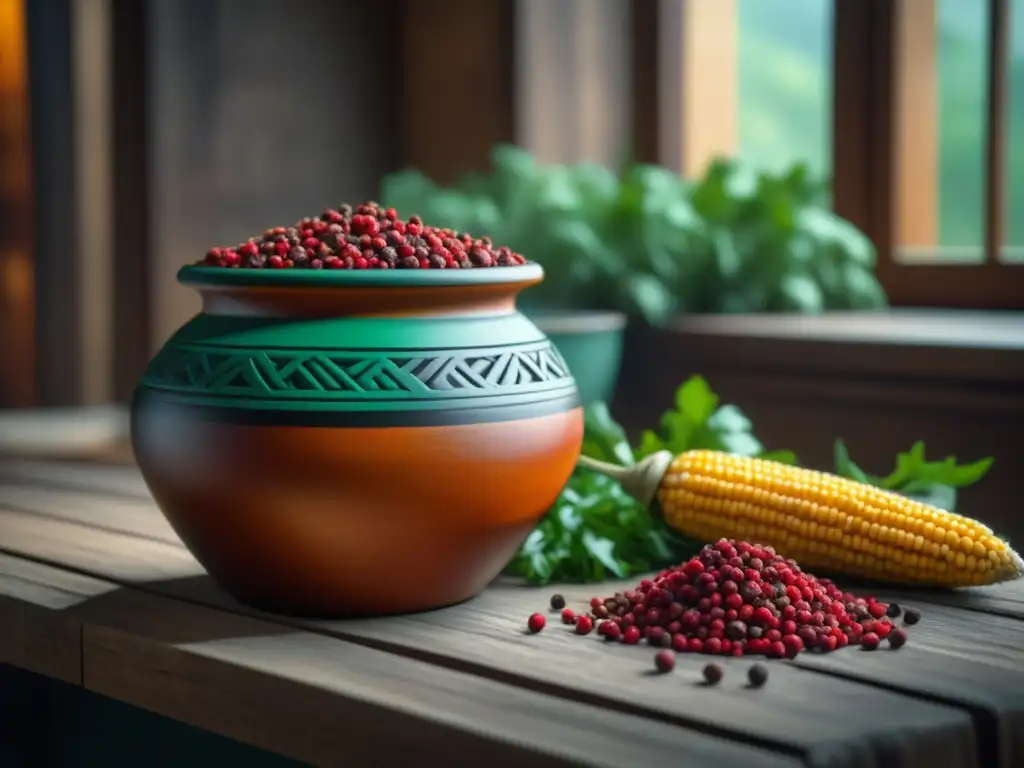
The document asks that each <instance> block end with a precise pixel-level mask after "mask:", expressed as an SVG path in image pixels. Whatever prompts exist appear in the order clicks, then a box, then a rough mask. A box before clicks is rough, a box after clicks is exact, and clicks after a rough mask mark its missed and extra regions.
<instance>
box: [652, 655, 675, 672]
mask: <svg viewBox="0 0 1024 768" xmlns="http://www.w3.org/2000/svg"><path fill="white" fill-rule="evenodd" d="M675 666H676V655H675V654H674V653H673V652H672V651H669V650H664V651H658V652H657V653H656V654H654V667H655V669H657V670H658V671H659V672H662V673H664V672H671V671H672V670H673V669H674V668H675Z"/></svg>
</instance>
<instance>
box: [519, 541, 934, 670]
mask: <svg viewBox="0 0 1024 768" xmlns="http://www.w3.org/2000/svg"><path fill="white" fill-rule="evenodd" d="M564 605H565V601H564V599H563V598H562V597H561V596H560V595H556V596H555V597H554V598H552V601H551V606H552V608H553V609H555V610H559V609H560V610H561V611H562V621H563V623H565V624H570V625H574V627H575V631H576V633H577V634H580V635H586V634H589V633H590V632H591V631H592V630H593V628H594V626H595V623H596V626H597V632H598V634H599V635H601V636H603V637H604V638H605V639H606V640H609V641H612V642H622V643H625V644H627V645H633V644H636V643H638V642H639V641H640V640H641V638H643V639H646V640H647V642H648V643H649V644H651V645H653V646H656V647H659V648H665V649H673V650H675V651H677V652H680V653H687V652H688V653H706V654H713V655H725V656H744V655H763V656H768V657H769V658H793V657H794V656H796V655H797V654H798V653H800V652H801V651H803V650H805V649H807V650H816V651H821V652H829V651H834V650H836V649H837V648H844V647H846V646H847V645H860V646H862V647H863V648H864V649H865V650H869V651H871V650H875V649H876V648H877V647H878V646H879V644H880V643H881V642H882V641H883V640H888V642H889V645H890V647H892V648H893V649H897V648H900V647H902V646H903V645H904V644H905V643H906V641H907V634H906V630H905V629H902V628H898V627H896V626H895V625H894V624H893V618H895V617H897V616H899V615H900V609H899V607H898V606H897V605H895V604H886V603H882V602H879V601H878V600H875V599H874V598H871V597H868V598H863V597H856V596H854V595H852V594H850V593H849V592H843V591H841V590H840V589H839V588H838V587H836V586H835V585H834V584H833V583H832V582H831V581H829V580H828V579H818V578H816V577H814V576H812V575H811V574H809V573H804V572H803V571H802V570H801V569H800V567H799V565H797V563H796V562H794V561H793V560H791V559H787V558H783V557H780V556H779V555H777V554H776V553H775V550H773V549H772V548H771V547H763V546H760V545H757V544H750V543H747V542H743V541H732V540H727V539H722V540H721V541H719V542H718V543H716V544H713V545H711V544H709V545H707V546H705V547H704V548H703V549H702V550H701V551H700V553H699V554H698V555H697V556H695V557H693V558H692V559H690V560H689V561H688V562H686V563H683V564H681V565H679V566H675V567H672V568H669V569H667V570H664V571H662V572H661V573H659V574H658V575H657V576H656V577H655V578H653V579H644V580H643V581H641V582H640V584H639V585H638V586H637V587H636V588H635V589H632V590H628V591H626V592H621V593H616V594H615V595H613V596H612V597H607V598H601V597H595V598H593V599H592V600H591V603H590V613H589V614H579V615H577V614H576V613H575V612H573V611H572V610H571V609H570V608H565V607H564ZM543 618H544V617H543V616H542V615H540V614H534V615H533V616H531V618H530V622H529V628H530V629H531V631H534V632H538V631H540V629H541V628H543V626H544V622H543ZM538 619H539V620H538ZM919 620H920V613H918V612H917V611H915V610H913V609H909V610H907V611H906V613H905V616H904V623H905V624H907V625H911V624H916V623H917V621H919ZM666 663H667V662H666V660H665V659H662V660H661V662H659V666H664V665H665V664H666Z"/></svg>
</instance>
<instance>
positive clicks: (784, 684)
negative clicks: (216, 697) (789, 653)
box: [0, 510, 978, 768]
mask: <svg viewBox="0 0 1024 768" xmlns="http://www.w3.org/2000/svg"><path fill="white" fill-rule="evenodd" d="M154 514H156V512H155V510H154ZM26 519H28V520H29V522H30V523H31V524H30V525H24V524H22V525H17V523H18V522H21V523H24V521H25V520H26ZM12 522H13V523H15V525H11V523H12ZM0 526H4V527H5V528H9V529H11V530H12V531H14V532H15V535H14V536H13V537H9V543H7V542H5V547H8V548H13V549H14V550H15V551H18V552H21V553H24V554H27V555H30V556H33V557H37V558H41V559H44V560H47V561H50V562H54V563H61V564H64V565H67V566H69V567H72V568H76V569H80V570H83V571H86V572H89V573H93V574H96V575H100V576H103V577H105V578H109V579H111V580H112V581H115V582H119V583H129V584H137V585H139V587H140V588H142V589H146V590H150V591H154V592H160V593H163V594H166V595H169V596H176V597H178V598H180V599H185V600H189V601H194V602H200V603H205V604H206V605H210V606H216V607H223V608H226V609H228V610H231V611H237V612H239V613H246V612H248V611H247V610H246V609H245V608H243V607H242V606H239V605H237V604H236V603H234V602H233V601H232V600H230V598H228V597H227V596H226V595H224V594H223V593H222V592H221V591H220V590H219V589H218V588H217V587H216V586H215V585H213V583H212V582H211V581H210V580H209V579H208V577H205V576H203V575H201V574H202V569H201V568H200V567H199V565H198V564H196V563H195V562H194V561H191V562H189V561H190V560H191V558H190V557H189V556H188V555H187V553H186V552H185V551H184V550H182V549H176V548H173V547H170V546H167V545H164V544H160V543H156V542H152V541H150V540H147V539H132V538H131V537H128V536H125V535H123V534H117V533H113V532H110V531H105V530H98V529H91V528H88V527H87V526H84V525H81V524H78V523H72V522H65V521H60V520H54V519H52V518H50V517H45V518H44V517H39V518H36V519H34V520H33V519H31V517H30V516H27V515H24V514H21V513H10V512H2V511H0ZM161 558H163V562H161ZM147 564H148V567H149V568H150V569H151V572H150V574H149V575H146V573H145V570H146V567H147ZM175 575H176V576H177V578H175V577H174V576H175ZM190 575H191V576H192V577H193V578H181V577H183V576H190ZM565 591H566V594H567V595H568V596H570V597H572V598H574V599H582V598H583V597H584V596H585V595H587V594H589V592H591V591H593V590H592V588H573V589H566V590H565ZM545 600H546V594H545V593H541V592H539V591H537V590H528V589H523V588H520V587H514V586H509V585H499V586H496V587H494V588H492V589H491V590H489V591H488V592H487V593H486V594H485V595H483V596H481V597H480V598H478V599H477V600H474V601H472V602H470V603H467V604H464V605H462V606H458V607H456V608H452V609H448V610H444V611H437V612H432V613H426V614H420V615H416V616H406V617H394V618H387V619H377V620H362V621H349V622H300V621H295V620H291V619H285V618H283V617H277V618H275V619H274V621H279V622H287V623H288V624H290V625H292V626H296V627H301V628H305V629H311V630H314V631H316V632H318V633H321V634H331V635H334V636H335V637H338V638H343V639H350V640H355V641H357V642H360V643H363V644H366V645H369V646H371V647H374V648H377V649H381V650H385V651H387V652H389V653H393V654H398V655H402V656H407V657H409V658H416V659H420V660H424V661H428V662H429V663H431V664H435V665H438V666H444V667H447V668H449V669H454V670H458V671H469V672H471V673H473V674H474V675H478V676H482V677H487V678H491V679H493V680H496V681H500V682H503V683H507V684H511V685H514V686H516V687H520V688H525V689H532V690H535V691H537V692H541V693H544V694H546V695H552V696H555V697H558V698H561V699H566V700H572V701H577V702H579V703H583V704H588V705H592V706H599V707H601V708H603V709H607V710H614V711H618V712H621V713H626V714H629V715H632V716H636V717H642V718H644V719H647V720H650V721H655V722H662V723H666V724H676V725H684V726H687V727H690V728H694V729H700V730H703V731H705V732H708V733H711V734H713V735H716V736H720V737H723V738H732V739H738V740H742V741H744V742H746V743H748V744H753V745H756V746H759V747H762V748H765V749H769V750H773V751H776V752H779V753H782V754H789V755H799V756H802V757H803V758H804V759H805V760H807V761H808V764H810V765H822V766H825V765H828V766H845V765H849V766H865V768H869V767H870V766H873V765H879V766H882V765H890V764H893V765H899V766H922V768H924V767H925V766H929V765H933V764H934V756H935V755H936V754H937V752H941V753H942V754H943V755H946V756H956V761H955V762H954V763H952V764H953V765H958V766H960V765H962V766H974V765H976V764H977V763H976V756H977V754H978V748H977V745H976V743H975V735H974V730H973V725H972V720H971V715H970V714H969V713H968V712H965V711H963V710H962V709H955V708H953V707H949V706H944V705H938V704H933V703H930V702H927V701H923V700H915V699H914V698H910V697H907V696H904V695H900V694H896V693H890V692H886V691H882V690H879V689H878V688H877V687H871V686H868V685H862V684H859V683H855V682H852V681H843V680H840V679H838V678H836V677H832V676H827V675H823V674H819V673H817V672H816V671H809V670H803V669H800V668H799V667H796V666H794V665H790V664H774V665H773V670H772V685H770V686H768V687H766V688H765V689H764V690H761V691H748V690H746V689H745V688H744V687H743V685H742V684H741V681H742V675H743V674H744V673H745V669H746V666H747V665H748V664H749V661H739V660H731V659H730V660H724V661H723V666H725V667H726V668H727V679H728V682H727V683H726V684H724V685H722V686H720V687H718V688H714V689H710V688H704V687H701V686H699V685H698V683H697V681H698V680H699V670H700V669H701V667H702V666H703V665H704V664H705V663H706V662H707V658H706V657H687V656H681V657H680V659H679V664H678V667H677V671H676V673H675V674H674V675H673V676H672V677H671V678H669V679H657V678H656V677H655V676H653V675H651V674H650V671H651V669H652V664H651V657H652V651H651V649H649V648H625V647H611V646H606V645H604V644H603V643H601V642H599V641H598V640H597V639H596V637H594V636H592V637H588V638H578V637H576V636H574V635H572V634H571V633H569V631H568V630H567V628H565V627H562V626H560V625H554V626H552V627H551V629H550V630H548V631H546V632H545V633H543V634H542V635H540V636H526V635H524V632H523V622H524V621H525V616H526V615H527V614H528V613H529V612H530V611H531V610H536V609H537V608H542V607H543V604H544V601H545ZM694 692H699V695H688V694H694ZM823 701H827V702H829V706H828V707H823V706H822V704H821V703H822V702H823ZM853 723H856V728H852V727H851V724H853Z"/></svg>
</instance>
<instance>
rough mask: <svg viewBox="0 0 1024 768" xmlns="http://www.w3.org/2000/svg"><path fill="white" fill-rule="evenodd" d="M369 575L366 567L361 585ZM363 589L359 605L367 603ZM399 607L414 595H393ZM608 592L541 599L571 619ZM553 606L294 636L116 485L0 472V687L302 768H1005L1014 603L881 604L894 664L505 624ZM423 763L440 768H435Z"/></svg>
mask: <svg viewBox="0 0 1024 768" xmlns="http://www.w3.org/2000/svg"><path fill="white" fill-rule="evenodd" d="M382 567H385V566H382ZM367 588H368V589H372V585H367ZM410 588H415V585H410ZM615 589H616V585H610V584H608V585H603V586H602V587H599V588H594V587H582V588H580V587H560V588H559V591H561V592H562V593H563V594H565V595H566V597H567V598H568V600H569V602H570V605H574V604H578V605H580V606H582V605H583V604H584V602H585V600H586V599H587V598H589V597H590V596H591V595H592V594H594V593H600V594H611V593H612V592H613V591H614V590H615ZM553 591H554V589H542V590H537V589H531V588H526V587H522V586H517V585H513V584H506V583H499V584H496V585H494V586H493V587H492V588H491V589H489V590H488V591H487V592H486V593H485V594H484V595H482V596H480V597H479V598H477V599H475V600H473V601H470V602H469V603H466V604H463V605H461V606H458V607H454V608H449V609H445V610H441V611H436V612H431V613H426V614H420V615H414V616H405V617H398V618H384V619H367V620H354V621H305V620H296V619H290V618H286V617H281V616H272V615H267V614H260V613H257V612H254V611H251V610H249V609H247V608H245V607H243V606H241V605H239V604H237V603H236V602H234V601H233V600H231V599H230V598H229V597H227V596H226V595H225V594H224V593H223V592H222V591H220V590H219V589H218V588H217V587H216V585H214V584H213V583H212V582H211V581H210V579H209V578H208V577H207V576H206V574H205V573H204V571H203V569H202V568H201V567H200V566H199V565H198V564H197V563H196V562H195V560H194V559H193V558H192V556H191V555H190V554H189V553H188V552H187V551H186V550H185V549H184V547H183V546H182V545H181V543H180V542H179V540H178V538H177V537H176V536H175V534H174V533H173V532H172V530H171V529H170V527H169V526H168V525H167V523H166V522H165V521H164V518H163V517H162V516H161V514H160V513H159V511H158V510H157V509H156V508H155V506H154V505H153V503H152V501H151V499H150V497H149V494H148V493H147V491H146V488H145V486H144V485H143V483H142V480H141V478H140V476H139V474H138V472H137V471H136V469H135V468H134V467H133V466H131V465H130V464H124V463H121V464H108V463H103V462H72V461H66V460H65V461H60V462H58V461H46V460H40V459H33V460H12V459H7V460H2V461H0V664H8V665H13V666H14V667H20V668H23V669H26V670H30V671H32V672H35V673H38V674H40V675H44V676H46V677H47V678H51V679H55V680H60V681H64V683H66V684H70V685H73V686H79V687H81V688H84V689H86V690H88V691H92V692H95V693H99V694H102V695H104V696H106V697H110V698H112V699H116V700H119V701H121V702H126V703H127V704H130V705H132V706H133V707H138V708H142V709H145V710H149V711H151V712H155V713H158V714H159V715H162V716H165V717H168V718H173V719H175V720H179V721H183V722H185V723H190V724H192V725H195V726H198V727H200V728H203V729H207V730H209V731H212V732H215V733H218V734H222V735H224V736H227V737H230V738H232V739H236V740H238V741H241V742H245V743H247V744H251V745H254V746H256V747H260V748H262V749H265V750H271V751H273V752H276V753H279V754H280V755H285V756H288V757H290V758H293V759H296V760H299V761H303V762H308V763H313V764H316V765H325V766H326V765H346V766H362V765H372V766H391V765H400V766H401V765H417V766H418V765H428V764H433V763H434V762H436V764H438V765H442V764H447V765H450V766H451V765H454V766H480V765H488V766H494V765H508V766H518V765H529V766H549V765H550V766H564V765H588V766H624V765H636V766H655V765H664V766H689V765H701V764H706V765H709V766H716V767H719V766H734V765H735V766H763V767H764V768H775V767H776V766H778V767H779V768H782V767H783V766H801V765H803V766H850V767H851V768H872V766H878V767H879V768H882V767H888V766H894V767H900V768H902V767H903V766H919V767H920V768H936V767H939V766H948V767H949V768H960V767H961V766H964V767H967V766H978V767H979V768H988V767H989V766H1006V767H1007V768H1011V767H1013V766H1022V765H1024V729H1022V725H1024V585H1022V584H1021V583H1019V582H1017V583H1013V584H1009V585H1003V586H999V587H994V588H990V589H986V590H967V591H963V592H957V593H937V592H931V593H925V592H920V593H910V594H892V595H888V597H890V598H892V599H897V600H898V601H899V602H901V603H903V604H907V603H909V604H914V605H917V606H918V607H920V608H921V609H922V612H923V614H924V619H923V621H922V622H921V623H920V624H919V625H918V626H916V627H914V628H913V629H912V630H911V640H910V643H909V644H908V645H907V647H906V648H904V649H903V650H901V651H899V652H892V651H882V650H880V651H876V652H874V653H867V652H864V651H862V650H860V649H852V648H851V649H846V650H843V651H840V652H836V653H833V654H829V655H817V654H809V653H805V654H801V656H800V657H799V658H797V659H796V660H794V661H791V662H768V664H769V665H770V680H769V682H768V685H767V686H765V687H764V688H762V689H760V690H750V689H747V688H746V687H745V686H744V685H743V683H744V682H745V673H746V669H747V668H748V666H749V665H750V663H751V661H750V660H744V659H736V660H734V659H728V660H725V661H723V662H722V664H723V666H724V667H725V668H726V677H725V680H724V681H723V683H722V684H720V685H719V686H717V687H713V688H711V687H705V686H703V685H701V684H700V683H699V682H698V679H699V670H700V669H701V668H702V667H703V665H704V664H705V663H706V662H707V661H708V658H707V657H698V656H689V655H681V656H679V657H678V665H677V667H676V670H675V672H674V673H672V674H670V675H664V676H659V675H655V674H652V673H651V669H652V656H653V650H652V649H650V648H649V647H646V646H636V647H626V646H622V645H614V646H612V645H606V644H604V643H602V642H601V641H600V640H598V638H597V637H596V635H591V636H589V637H582V638H581V637H577V636H575V635H573V634H572V633H571V632H570V631H569V630H568V628H567V627H564V626H562V625H561V624H559V623H558V621H557V620H554V619H555V617H554V616H552V619H553V620H552V621H551V622H549V624H548V627H547V628H546V629H545V631H544V632H542V633H540V634H539V635H529V634H527V633H526V632H525V631H524V628H525V621H526V617H527V615H528V614H529V613H531V612H532V611H535V610H541V611H543V610H545V608H546V604H547V602H548V598H549V595H550V594H551V593H552V592H553ZM442 760H443V761H446V762H445V763H441V762H440V761H442Z"/></svg>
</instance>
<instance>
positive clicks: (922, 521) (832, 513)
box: [580, 451, 1024, 587]
mask: <svg viewBox="0 0 1024 768" xmlns="http://www.w3.org/2000/svg"><path fill="white" fill-rule="evenodd" d="M580 464H581V465H582V466H585V467H589V468H591V469H595V470H597V471H599V472H602V473H604V474H607V475H610V476H611V477H614V478H615V479H617V480H618V481H619V482H620V483H621V484H622V486H623V488H624V489H625V490H626V491H627V492H628V493H629V494H630V495H632V496H634V497H635V498H636V499H637V500H638V501H640V502H641V503H642V504H644V505H646V506H650V505H651V504H652V503H653V502H654V501H655V500H657V502H658V505H659V507H660V510H661V514H662V516H663V517H664V519H665V522H666V523H667V524H668V525H669V526H670V527H672V528H674V529H675V530H677V531H679V532H680V533H682V534H684V535H685V536H688V537H689V538H693V539H697V540H700V541H705V542H706V541H717V540H718V539H720V538H735V539H745V540H748V541H756V542H757V543H759V544H762V545H767V546H772V547H775V549H776V550H777V551H778V552H779V553H780V554H783V555H785V556H786V557H791V558H793V559H794V560H797V561H799V562H800V563H801V565H803V566H806V567H809V568H818V569H821V570H827V571H832V572H836V573H844V574H847V575H851V576H860V577H865V578H869V579H876V580H881V581H888V582H898V583H904V584H915V585H927V586H933V587H963V586H978V585H985V584H994V583H996V582H1001V581H1009V580H1011V579H1016V578H1019V577H1020V576H1021V575H1022V573H1024V562H1022V560H1021V558H1020V556H1019V555H1018V554H1017V553H1016V552H1014V551H1013V550H1012V549H1011V548H1010V547H1009V545H1008V544H1007V543H1006V542H1004V541H1003V540H1002V539H1000V538H999V537H997V536H996V535H995V534H994V533H993V532H992V530H991V529H989V528H987V527H986V526H984V525H982V524H981V523H980V522H978V521H977V520H972V519H970V518H968V517H964V516H962V515H958V514H955V513H952V512H947V511H945V510H943V509H939V508H937V507H933V506H930V505H928V504H923V503H921V502H918V501H913V500H911V499H908V498H906V497H904V496H901V495H899V494H897V493H893V492H891V491H885V490H882V489H879V488H876V487H874V486H871V485H866V484H864V483H858V482H856V481H853V480H848V479H846V478H842V477H838V476H836V475H831V474H828V473H825V472H817V471H814V470H810V469H801V468H798V467H791V466H788V465H786V464H780V463H778V462H775V461H767V460H763V459H751V458H746V457H742V456H733V455H731V454H728V453H723V452H720V451H687V452H686V453H682V454H680V455H678V456H673V455H672V454H671V453H670V452H668V451H659V452H658V453H655V454H652V455H650V456H648V457H647V458H645V459H644V460H643V461H641V462H639V463H638V464H636V465H635V466H633V467H617V466H614V465H611V464H605V463H604V462H598V461H595V460H593V459H589V458H587V457H585V456H584V457H581V458H580Z"/></svg>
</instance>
